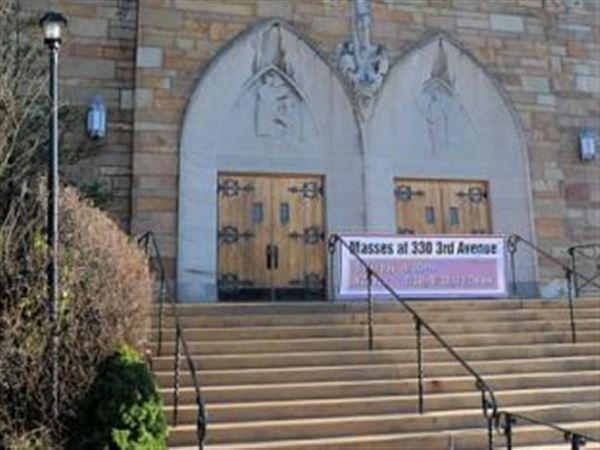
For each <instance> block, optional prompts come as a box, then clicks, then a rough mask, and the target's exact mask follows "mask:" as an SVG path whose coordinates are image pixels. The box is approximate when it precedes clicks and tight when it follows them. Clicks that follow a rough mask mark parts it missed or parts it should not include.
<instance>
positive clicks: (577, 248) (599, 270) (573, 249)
mask: <svg viewBox="0 0 600 450" xmlns="http://www.w3.org/2000/svg"><path fill="white" fill-rule="evenodd" d="M590 248H594V249H600V243H596V242H593V243H589V244H578V245H572V246H570V247H569V248H568V249H567V253H568V254H569V256H570V257H571V267H572V269H573V272H574V277H573V285H574V286H573V287H574V288H575V297H579V294H580V293H581V290H582V289H584V288H585V287H586V286H588V285H589V284H590V283H589V282H588V281H586V282H585V283H584V284H583V285H580V284H579V278H580V277H579V272H577V255H579V256H582V257H584V258H586V259H589V260H592V261H594V263H596V273H595V274H594V275H593V276H592V278H591V280H592V281H594V280H598V279H600V262H599V261H598V258H593V257H591V256H589V255H586V254H585V253H584V251H585V250H587V249H590ZM593 285H594V284H593ZM596 287H597V286H596Z"/></svg>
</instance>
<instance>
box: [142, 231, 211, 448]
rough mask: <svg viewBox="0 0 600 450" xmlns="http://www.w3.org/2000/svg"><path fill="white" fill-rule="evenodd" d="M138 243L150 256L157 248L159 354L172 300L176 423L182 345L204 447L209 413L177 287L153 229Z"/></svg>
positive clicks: (200, 443)
mask: <svg viewBox="0 0 600 450" xmlns="http://www.w3.org/2000/svg"><path fill="white" fill-rule="evenodd" d="M136 240H137V243H138V245H139V246H140V247H142V248H143V249H144V251H145V253H146V255H148V256H149V257H150V247H151V248H152V251H153V252H154V261H155V262H156V265H157V266H158V277H159V293H158V309H159V312H158V352H157V353H158V356H160V355H161V353H162V325H163V314H164V302H165V298H166V297H168V299H169V303H170V304H171V308H172V313H173V317H174V319H175V360H174V374H173V425H175V426H177V424H178V408H179V371H180V356H181V349H180V346H181V347H183V354H184V356H185V359H186V362H187V364H188V370H189V371H190V374H191V377H192V383H193V385H194V392H195V394H196V399H195V400H196V405H197V407H198V414H197V416H196V437H197V439H198V448H199V450H202V449H203V447H204V440H205V438H206V427H207V421H208V418H207V414H206V408H205V405H204V400H203V398H202V392H201V390H200V383H199V381H198V375H197V372H196V364H195V363H194V360H193V359H192V357H191V354H190V349H189V346H188V343H187V340H186V338H185V334H184V332H183V327H182V325H181V320H180V319H179V313H178V311H177V307H176V305H175V296H174V295H173V290H172V288H171V286H170V284H169V280H168V279H167V276H166V271H165V266H164V262H163V259H162V256H161V253H160V249H159V246H158V242H157V241H156V236H155V235H154V233H153V232H152V231H146V232H145V233H143V234H141V235H140V236H139V237H138V238H137V239H136Z"/></svg>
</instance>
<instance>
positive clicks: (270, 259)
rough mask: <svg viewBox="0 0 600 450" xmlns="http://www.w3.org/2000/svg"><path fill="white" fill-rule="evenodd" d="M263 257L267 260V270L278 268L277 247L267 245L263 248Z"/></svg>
mask: <svg viewBox="0 0 600 450" xmlns="http://www.w3.org/2000/svg"><path fill="white" fill-rule="evenodd" d="M265 256H266V259H267V270H273V269H278V268H279V247H278V246H276V245H273V244H267V246H266V247H265Z"/></svg>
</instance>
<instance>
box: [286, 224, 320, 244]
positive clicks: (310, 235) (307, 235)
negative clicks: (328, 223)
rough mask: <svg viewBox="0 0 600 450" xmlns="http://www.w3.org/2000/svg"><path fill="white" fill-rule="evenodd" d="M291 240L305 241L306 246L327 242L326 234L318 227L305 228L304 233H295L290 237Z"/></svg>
mask: <svg viewBox="0 0 600 450" xmlns="http://www.w3.org/2000/svg"><path fill="white" fill-rule="evenodd" d="M288 236H289V237H290V238H291V239H303V240H304V243H305V244H311V245H312V244H317V243H318V242H319V241H324V240H325V233H324V232H323V231H321V229H320V228H319V227H317V226H313V227H308V228H305V229H304V231H303V232H302V233H298V232H296V231H293V232H292V233H290V234H289V235H288Z"/></svg>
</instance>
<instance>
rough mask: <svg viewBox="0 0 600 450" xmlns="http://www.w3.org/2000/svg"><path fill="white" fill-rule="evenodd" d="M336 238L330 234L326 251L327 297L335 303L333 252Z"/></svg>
mask: <svg viewBox="0 0 600 450" xmlns="http://www.w3.org/2000/svg"><path fill="white" fill-rule="evenodd" d="M337 241H338V240H337V236H336V235H335V234H332V235H331V236H329V241H328V242H327V250H328V251H329V296H330V300H331V301H335V269H334V267H333V266H334V264H335V251H336V246H337Z"/></svg>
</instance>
